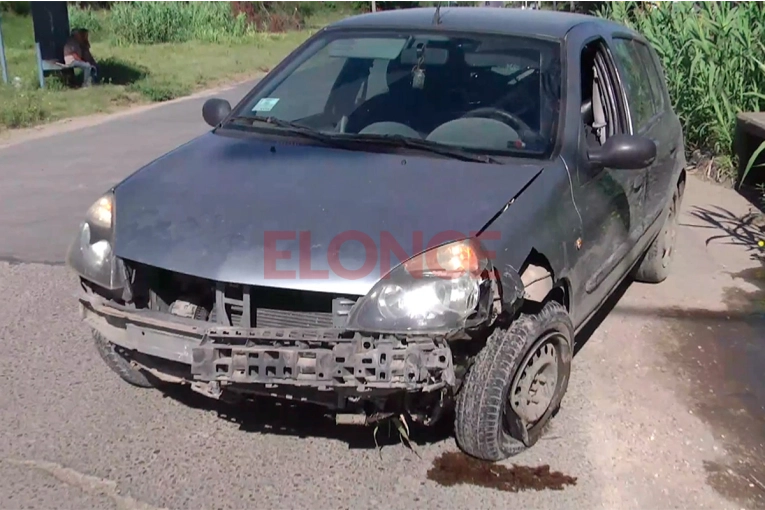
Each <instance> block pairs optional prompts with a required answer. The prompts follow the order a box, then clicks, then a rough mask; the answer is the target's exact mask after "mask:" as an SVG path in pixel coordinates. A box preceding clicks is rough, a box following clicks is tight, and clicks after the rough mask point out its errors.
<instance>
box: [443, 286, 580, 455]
mask: <svg viewBox="0 0 765 510" xmlns="http://www.w3.org/2000/svg"><path fill="white" fill-rule="evenodd" d="M573 339H574V327H573V325H572V323H571V318H570V317H569V315H568V312H567V311H566V309H565V308H564V307H563V306H562V305H561V304H559V303H556V302H554V301H551V302H548V303H547V304H546V305H545V306H544V307H543V308H542V310H541V311H540V312H539V313H536V314H521V316H520V317H518V318H517V319H516V320H515V321H514V322H513V323H512V324H511V325H510V327H509V328H508V329H504V330H503V329H497V330H495V331H494V332H493V333H492V334H491V336H490V337H489V339H488V340H487V343H486V346H485V347H484V348H483V350H482V351H481V352H480V353H479V355H478V357H477V358H476V361H475V363H474V364H473V366H472V367H471V368H470V371H469V372H468V374H467V377H466V378H465V382H464V384H463V386H462V388H461V390H460V392H459V394H458V395H457V410H456V411H457V412H456V419H455V435H456V438H457V444H458V445H459V447H460V448H461V449H462V450H463V451H464V452H465V453H467V454H469V455H472V456H474V457H477V458H479V459H483V460H489V461H499V460H503V459H506V458H508V457H511V456H513V455H517V454H518V453H520V452H522V451H523V450H525V449H526V448H527V445H528V446H533V445H534V444H535V443H536V442H537V441H538V440H539V438H540V437H541V435H542V433H543V432H544V430H545V429H546V427H547V425H548V422H549V421H550V419H551V418H552V416H553V415H554V414H555V413H556V412H557V411H558V409H559V408H560V403H561V401H562V400H563V396H564V395H565V393H566V390H567V389H568V381H569V376H570V374H571V357H572V345H573Z"/></svg>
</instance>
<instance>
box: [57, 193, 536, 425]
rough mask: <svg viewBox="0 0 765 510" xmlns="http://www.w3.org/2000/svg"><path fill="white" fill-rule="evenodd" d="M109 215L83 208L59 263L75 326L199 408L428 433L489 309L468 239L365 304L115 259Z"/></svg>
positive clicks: (435, 254)
mask: <svg viewBox="0 0 765 510" xmlns="http://www.w3.org/2000/svg"><path fill="white" fill-rule="evenodd" d="M114 206H115V202H114V196H113V194H111V193H110V194H107V195H105V197H103V198H101V199H100V200H99V201H98V202H97V203H96V204H95V205H94V206H93V207H92V208H91V209H90V210H89V212H88V216H87V218H86V220H85V221H84V222H83V223H82V225H81V227H80V232H79V235H78V236H77V238H76V239H75V241H74V243H73V244H72V246H71V248H70V251H69V254H68V257H67V261H68V264H69V266H70V267H72V268H73V269H74V270H75V271H76V272H77V273H78V274H79V276H80V277H81V283H82V290H81V292H80V293H79V294H78V299H79V301H80V309H81V314H82V317H83V319H84V321H85V322H86V323H87V324H88V325H89V326H90V327H92V328H93V330H94V331H95V332H96V333H97V334H98V335H100V337H102V338H104V339H106V340H107V341H108V342H109V343H110V344H111V345H113V346H114V349H115V352H117V353H119V355H120V356H122V357H123V358H124V359H125V360H126V361H127V362H129V363H130V365H131V367H132V368H133V369H135V370H140V371H142V372H144V373H149V374H151V375H152V376H154V377H155V378H157V379H159V380H162V381H165V382H173V383H181V384H187V385H189V386H190V387H191V388H192V389H193V390H195V391H197V392H200V393H203V394H205V395H207V396H208V397H212V398H216V399H223V400H227V399H230V400H233V401H238V400H240V399H241V398H243V397H250V396H268V397H276V398H282V399H290V400H294V401H298V402H310V403H314V404H319V405H322V406H325V407H326V408H329V409H331V410H332V411H334V412H335V413H336V415H337V421H338V422H341V423H357V424H367V423H370V422H372V421H374V420H375V419H376V417H380V416H386V415H398V414H400V413H407V414H408V415H409V416H410V417H411V418H412V419H413V420H414V421H418V422H421V423H424V424H432V423H434V422H435V421H437V420H438V418H439V417H440V416H441V414H442V412H443V411H444V410H445V409H446V408H448V407H450V406H451V404H452V403H453V396H454V394H455V393H456V391H457V389H458V388H459V385H460V383H461V380H462V379H463V377H464V374H465V372H466V371H467V368H468V366H469V365H470V360H471V359H472V358H473V357H474V356H475V355H476V354H477V353H478V352H479V351H480V349H481V348H482V347H483V345H484V344H485V339H486V338H487V337H488V335H489V334H490V332H491V330H492V329H493V327H494V325H495V323H496V322H497V319H498V317H499V316H500V314H501V311H502V306H501V293H502V290H501V288H500V285H498V280H497V278H496V276H497V274H496V272H495V269H494V267H493V266H492V262H491V260H489V258H488V257H487V256H486V255H485V251H484V250H483V249H482V247H481V245H480V243H479V242H478V241H477V240H476V239H465V240H460V241H456V242H451V243H448V244H445V245H441V246H438V247H435V248H432V249H430V250H427V251H425V252H423V253H420V254H419V255H416V256H414V257H412V258H410V259H409V260H407V261H405V262H404V263H402V264H400V265H398V266H397V267H395V268H394V269H393V270H392V271H390V272H389V273H388V274H386V275H384V276H383V277H382V278H381V279H380V280H379V281H378V282H377V283H376V284H375V285H374V286H373V287H372V288H371V290H370V291H369V292H368V293H367V294H366V295H365V296H361V297H359V296H348V295H338V294H334V293H332V292H318V291H305V290H293V289H285V288H271V287H266V286H260V285H245V284H237V283H227V282H220V281H213V280H209V279H205V278H199V277H194V276H189V275H185V274H180V273H176V272H173V271H170V270H166V269H163V268H158V267H154V266H149V265H145V264H142V263H139V262H135V261H129V260H122V259H120V258H119V257H117V256H116V255H115V254H114V253H113V249H112V246H113V229H112V226H113V224H114V221H115V215H114V211H115V207H114ZM518 284H520V280H518ZM520 285H522V284H520ZM329 290H331V289H329Z"/></svg>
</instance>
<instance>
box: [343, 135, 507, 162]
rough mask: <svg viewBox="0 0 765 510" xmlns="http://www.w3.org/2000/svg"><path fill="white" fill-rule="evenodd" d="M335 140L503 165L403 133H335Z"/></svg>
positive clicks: (468, 152) (486, 155) (492, 159)
mask: <svg viewBox="0 0 765 510" xmlns="http://www.w3.org/2000/svg"><path fill="white" fill-rule="evenodd" d="M333 138H334V139H335V140H339V139H343V140H348V141H352V142H364V143H372V144H381V145H390V146H393V147H406V148H408V149H415V150H420V151H424V152H430V153H432V154H438V155H440V156H446V157H449V158H453V159H459V160H461V161H474V162H477V163H491V164H495V165H501V164H502V162H501V161H499V160H498V159H496V158H493V157H491V156H489V155H488V154H476V153H474V152H471V151H469V150H466V149H461V148H459V147H452V146H449V145H444V144H441V143H437V142H431V141H429V140H422V139H417V138H409V137H406V136H401V135H373V134H360V135H357V134H352V135H334V136H333Z"/></svg>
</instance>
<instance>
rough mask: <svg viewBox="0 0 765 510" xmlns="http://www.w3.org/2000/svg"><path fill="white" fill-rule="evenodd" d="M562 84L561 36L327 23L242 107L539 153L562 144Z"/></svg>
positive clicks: (352, 131) (298, 119) (241, 112)
mask: <svg viewBox="0 0 765 510" xmlns="http://www.w3.org/2000/svg"><path fill="white" fill-rule="evenodd" d="M560 83H561V70H560V46H559V43H557V42H554V41H549V40H544V39H537V38H531V37H510V36H495V35H462V34H460V35H448V34H444V33H443V32H439V33H438V34H435V33H433V34H428V33H420V32H417V33H406V32H403V33H402V32H401V31H396V32H395V33H391V32H377V33H369V32H366V33H363V34H360V33H349V32H339V33H337V32H334V33H333V32H328V33H325V34H324V35H322V36H320V37H318V38H317V39H315V40H314V41H313V42H312V43H311V44H309V45H307V46H306V47H305V48H303V49H302V50H301V51H300V52H299V53H298V54H296V55H294V57H293V58H292V59H290V62H289V65H288V66H287V67H285V68H284V69H283V70H281V71H280V72H279V73H278V74H275V75H272V76H270V77H269V78H268V80H267V81H266V82H264V83H263V85H262V87H261V88H259V89H256V90H258V92H257V93H256V94H254V95H253V96H252V97H250V98H249V99H248V100H247V101H246V102H245V103H244V104H243V105H242V106H241V107H240V108H238V111H237V115H238V116H239V117H240V118H241V117H242V116H244V117H250V116H258V117H273V118H275V119H278V120H282V121H287V122H292V123H293V124H297V125H300V126H304V127H306V128H310V129H312V130H315V131H319V132H324V133H328V134H335V135H339V136H343V135H347V136H349V137H353V136H354V135H356V136H358V135H377V136H385V135H393V136H397V137H406V138H412V139H419V140H426V141H428V142H434V143H438V144H444V145H449V146H455V147H459V148H462V149H467V150H471V151H476V152H487V153H501V152H508V153H512V155H521V156H527V157H537V158H538V157H547V156H549V155H550V153H551V152H552V148H553V146H554V144H555V133H556V130H557V125H558V116H559V111H558V106H559V98H560V88H561V87H560ZM366 138H374V137H366Z"/></svg>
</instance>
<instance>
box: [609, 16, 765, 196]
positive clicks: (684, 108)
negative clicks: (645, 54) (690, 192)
mask: <svg viewBox="0 0 765 510" xmlns="http://www.w3.org/2000/svg"><path fill="white" fill-rule="evenodd" d="M600 14H601V15H602V16H606V17H608V18H611V19H614V20H616V21H619V22H621V23H624V24H626V25H628V26H630V27H632V28H634V29H635V30H637V31H638V32H640V33H642V34H643V35H644V36H645V37H646V38H647V39H648V40H649V41H650V42H651V43H652V44H653V46H654V48H656V50H657V52H658V53H659V56H660V57H661V59H662V61H663V64H664V69H665V73H666V78H667V83H668V86H669V89H670V96H671V98H672V102H673V106H674V107H675V110H676V111H677V113H678V115H679V116H680V118H681V120H682V121H683V127H684V132H685V137H686V142H687V144H688V146H689V149H691V150H697V151H700V152H701V153H703V154H704V155H706V156H709V157H711V158H713V160H714V162H715V163H716V164H715V165H714V166H713V168H714V170H713V173H712V174H711V175H708V176H707V177H711V178H713V179H714V180H717V181H720V182H728V183H733V182H736V180H737V179H736V176H735V173H736V167H737V162H736V158H735V154H734V146H733V136H734V130H735V125H736V116H737V114H738V113H739V112H745V111H762V110H763V109H765V27H764V26H763V23H762V20H763V19H764V18H765V6H763V4H762V3H760V2H738V3H737V4H732V3H729V2H658V3H657V4H656V6H655V7H654V8H652V9H646V8H642V7H641V6H640V2H612V3H608V4H607V5H606V6H605V8H604V9H603V11H602V12H601V13H600Z"/></svg>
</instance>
